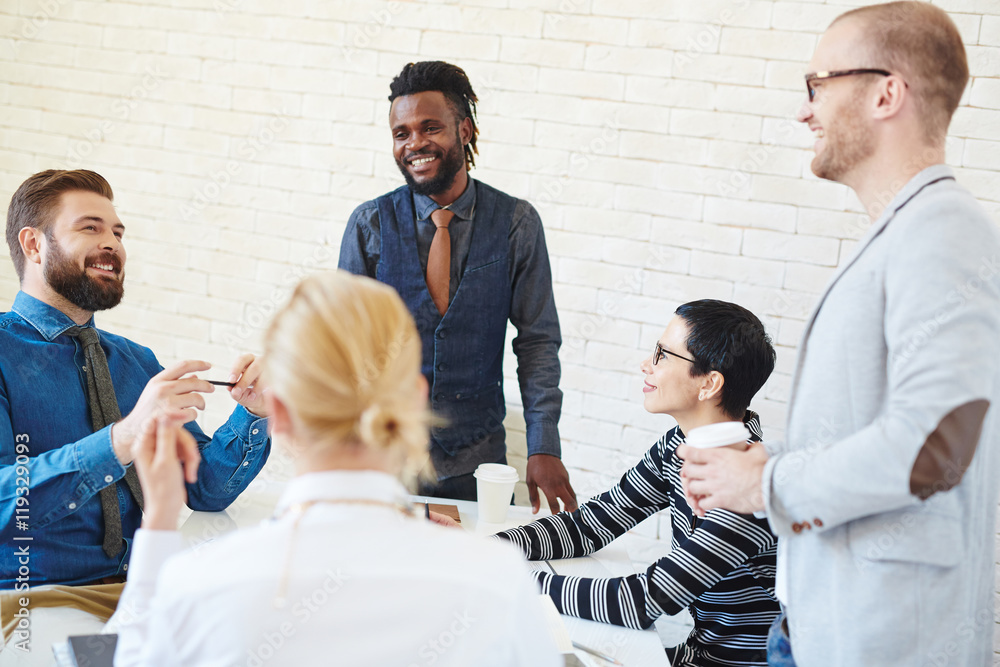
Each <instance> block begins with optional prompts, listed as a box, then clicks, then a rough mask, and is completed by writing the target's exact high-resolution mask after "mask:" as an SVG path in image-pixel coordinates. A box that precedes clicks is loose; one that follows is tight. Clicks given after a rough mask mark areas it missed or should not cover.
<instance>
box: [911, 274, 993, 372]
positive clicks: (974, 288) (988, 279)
mask: <svg viewBox="0 0 1000 667" xmlns="http://www.w3.org/2000/svg"><path fill="white" fill-rule="evenodd" d="M998 275H1000V256H998V255H997V254H993V255H991V256H989V257H983V258H981V259H980V261H979V264H978V265H977V266H976V268H975V270H974V271H972V272H971V275H969V276H968V277H967V278H966V279H965V280H964V281H962V282H960V283H958V284H956V285H955V286H954V287H953V288H952V289H951V290H949V292H948V294H947V295H946V296H945V299H944V304H942V305H941V307H940V308H939V309H938V310H937V312H936V313H935V314H934V315H933V316H932V317H930V318H927V319H925V320H923V321H922V322H920V325H919V327H918V328H917V330H916V331H914V332H913V333H912V334H911V335H910V338H909V340H907V341H906V344H905V345H904V346H903V348H902V350H901V351H900V352H899V353H897V354H896V355H894V356H893V358H892V364H893V365H894V366H895V365H897V364H900V363H904V362H907V361H909V360H910V359H913V358H914V357H915V356H916V355H917V353H918V352H920V350H921V349H922V348H923V347H924V346H925V345H927V343H929V342H930V340H931V339H932V338H933V337H934V336H936V335H937V333H938V332H939V331H940V330H941V327H943V326H946V325H947V324H948V323H950V322H951V319H952V318H953V317H955V315H956V313H957V312H958V311H959V309H961V308H962V307H963V306H965V305H966V304H967V303H968V302H969V301H972V300H974V299H976V298H977V296H979V295H980V293H982V291H983V289H984V288H985V287H987V286H988V285H990V284H991V283H992V282H994V281H995V279H996V278H997V276H998Z"/></svg>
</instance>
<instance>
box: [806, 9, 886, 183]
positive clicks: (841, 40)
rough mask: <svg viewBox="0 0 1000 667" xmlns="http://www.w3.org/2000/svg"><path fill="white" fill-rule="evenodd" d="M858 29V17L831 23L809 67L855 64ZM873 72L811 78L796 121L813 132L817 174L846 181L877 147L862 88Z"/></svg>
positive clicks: (835, 67) (816, 69) (866, 86)
mask: <svg viewBox="0 0 1000 667" xmlns="http://www.w3.org/2000/svg"><path fill="white" fill-rule="evenodd" d="M861 35H862V31H861V28H860V26H859V25H858V23H857V21H854V20H844V21H840V22H837V23H835V24H834V25H832V26H831V27H830V29H829V30H827V31H826V33H824V35H823V37H822V38H821V39H820V42H819V46H817V47H816V53H815V54H814V55H813V58H812V60H811V61H810V63H809V71H810V72H823V71H838V70H849V69H856V68H859V67H863V66H865V65H864V64H859V62H860V61H859V55H858V54H859V52H861V49H860V48H859V42H860V38H861ZM873 77H877V75H871V74H868V75H865V74H862V75H857V76H846V77H839V78H832V79H826V80H823V81H816V82H814V83H813V88H814V89H815V90H816V96H815V98H814V99H813V100H812V101H807V102H806V103H805V104H804V105H803V106H802V108H801V109H800V111H799V114H798V120H799V121H800V122H803V123H806V124H808V125H809V129H810V130H812V131H813V133H814V135H815V137H816V143H815V144H814V145H813V150H814V152H815V157H814V158H813V160H812V164H811V168H812V172H813V173H814V174H816V175H817V176H819V177H820V178H825V179H827V180H831V181H837V182H839V183H847V184H850V183H849V181H850V180H851V175H852V174H853V173H854V172H855V170H857V168H858V167H859V166H860V165H862V164H863V163H864V162H865V161H866V160H867V159H868V158H870V157H871V156H872V155H873V154H874V153H875V151H876V145H875V138H874V131H873V128H872V126H871V124H870V123H869V122H868V121H869V119H868V118H867V117H866V115H865V109H866V108H867V103H868V99H867V93H866V91H868V90H869V87H870V85H871V83H872V81H874V80H875V79H874V78H873Z"/></svg>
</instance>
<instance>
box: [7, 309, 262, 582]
mask: <svg viewBox="0 0 1000 667" xmlns="http://www.w3.org/2000/svg"><path fill="white" fill-rule="evenodd" d="M72 326H75V324H74V322H73V321H72V320H71V319H70V318H69V317H68V316H67V315H65V314H64V313H62V312H61V311H59V310H58V309H56V308H53V307H52V306H49V305H47V304H45V303H43V302H41V301H39V300H38V299H35V298H34V297H31V296H29V295H27V294H25V293H24V292H19V293H18V294H17V297H16V298H15V299H14V304H13V306H12V307H11V311H10V312H8V313H4V314H2V315H0V514H2V517H3V524H2V525H3V533H2V535H0V564H2V565H0V568H2V570H0V589H11V588H15V587H17V589H18V590H23V588H22V585H23V584H25V583H28V584H29V585H30V586H37V585H43V584H56V583H58V584H79V583H85V582H88V581H93V580H95V579H99V578H102V577H107V576H112V575H122V574H126V572H127V570H128V560H129V554H130V550H131V545H132V536H133V534H134V532H135V530H136V528H138V526H139V523H140V521H141V518H142V513H141V511H140V510H139V507H138V506H137V505H136V503H135V500H134V499H133V498H132V495H131V494H130V493H129V492H128V491H127V489H123V488H122V487H123V485H118V487H119V488H118V489H117V490H118V503H119V508H120V510H121V516H122V532H123V534H124V535H125V542H126V545H125V548H124V549H123V550H122V551H121V553H119V554H118V555H117V556H115V557H110V558H109V557H108V556H107V554H105V553H104V550H103V548H102V542H103V536H104V518H103V513H102V509H101V500H100V497H99V495H98V493H99V492H100V490H101V489H103V488H104V487H106V486H109V485H110V484H114V483H115V482H117V481H118V480H120V479H121V478H122V477H123V476H124V475H125V467H124V466H122V464H121V463H119V461H118V459H117V457H116V456H115V454H114V450H113V449H112V447H111V426H106V427H104V428H102V429H100V430H99V431H97V432H96V433H95V432H93V429H92V426H91V423H90V412H89V409H88V406H87V390H86V379H85V376H84V374H83V370H82V368H83V366H84V365H85V363H84V354H83V348H82V345H81V344H80V342H79V340H78V339H76V338H73V337H71V336H66V335H64V333H65V332H66V330H67V329H69V328H70V327H72ZM85 326H93V319H91V321H90V322H89V323H88V324H87V325H85ZM98 334H99V335H100V339H101V347H102V348H103V349H104V353H105V355H106V356H107V358H108V367H109V369H110V371H111V378H112V381H113V383H114V387H115V395H116V397H117V399H118V406H119V409H120V411H121V413H122V414H123V415H127V414H128V413H129V412H131V410H132V408H133V407H134V406H135V404H136V402H137V401H138V399H139V395H140V394H141V393H142V390H143V389H144V388H145V386H146V383H147V382H148V381H149V379H150V378H151V377H153V376H154V375H156V374H157V373H159V372H160V371H161V370H163V367H162V366H161V365H160V364H159V362H158V361H157V360H156V357H155V356H154V355H153V353H152V351H151V350H149V349H148V348H145V347H142V346H140V345H137V344H135V343H133V342H131V341H129V340H127V339H125V338H122V337H121V336H116V335H114V334H110V333H107V332H105V331H101V330H98ZM187 429H188V431H190V432H191V434H192V435H193V436H194V437H195V439H196V440H197V442H198V448H199V450H201V456H202V462H201V465H200V466H199V468H198V481H197V483H195V484H189V485H187V494H188V505H189V506H190V507H191V508H192V509H195V510H207V511H218V510H222V509H225V508H226V507H227V506H228V505H229V504H230V503H231V502H232V501H233V500H234V499H235V498H236V496H237V495H239V493H240V492H241V491H242V490H243V489H244V488H246V486H247V485H248V484H249V483H250V481H251V480H252V479H253V478H254V476H255V475H256V474H257V472H258V471H259V470H260V469H261V467H262V466H263V465H264V462H265V461H266V460H267V455H268V452H269V449H270V438H269V437H268V435H267V420H266V419H264V418H261V417H257V416H255V415H253V414H251V413H250V412H248V411H247V410H246V409H245V408H243V407H242V406H238V407H237V408H236V410H234V412H233V414H232V415H231V416H230V418H229V420H228V421H227V422H226V423H225V424H224V425H223V426H222V427H221V428H219V430H218V431H216V433H215V436H214V437H213V438H209V437H208V436H207V435H205V433H204V432H202V430H201V429H200V428H199V427H198V425H197V424H196V423H194V422H191V423H189V424H187ZM19 455H21V456H20V457H19ZM25 456H26V457H27V460H25V458H24V457H25ZM25 463H26V465H24V464H25ZM22 487H25V488H27V491H26V492H25V491H19V490H18V489H19V488H22ZM25 548H26V549H27V554H28V555H27V557H26V556H25V551H24V549H25ZM25 560H27V561H28V563H27V564H25V563H24V562H23V561H25ZM19 561H20V562H19ZM26 572H27V573H26Z"/></svg>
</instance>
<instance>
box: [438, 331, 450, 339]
mask: <svg viewBox="0 0 1000 667" xmlns="http://www.w3.org/2000/svg"><path fill="white" fill-rule="evenodd" d="M447 334H448V332H447V331H445V330H444V329H442V330H441V331H438V332H437V337H438V338H444V337H445V336H446V335H447Z"/></svg>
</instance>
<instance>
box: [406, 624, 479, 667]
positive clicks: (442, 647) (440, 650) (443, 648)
mask: <svg viewBox="0 0 1000 667" xmlns="http://www.w3.org/2000/svg"><path fill="white" fill-rule="evenodd" d="M476 620H477V619H476V618H475V617H474V616H472V614H471V613H469V612H468V611H465V612H463V613H459V612H457V611H456V612H455V613H454V615H453V616H452V620H451V623H450V624H449V625H448V626H447V627H445V628H444V629H443V630H441V632H439V633H438V634H437V635H436V636H434V637H431V638H430V639H428V640H427V641H426V642H424V643H423V645H422V646H421V647H420V648H419V649H418V650H417V657H418V658H419V659H420V662H411V663H410V664H409V667H422V666H423V665H433V664H434V663H436V662H437V661H438V660H439V659H440V658H441V656H442V655H444V654H445V653H446V652H447V651H448V649H450V648H451V647H452V646H454V645H455V642H456V641H458V640H459V638H461V637H462V635H464V634H465V633H466V632H468V631H469V628H471V627H472V625H473V624H474V623H475V622H476Z"/></svg>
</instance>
